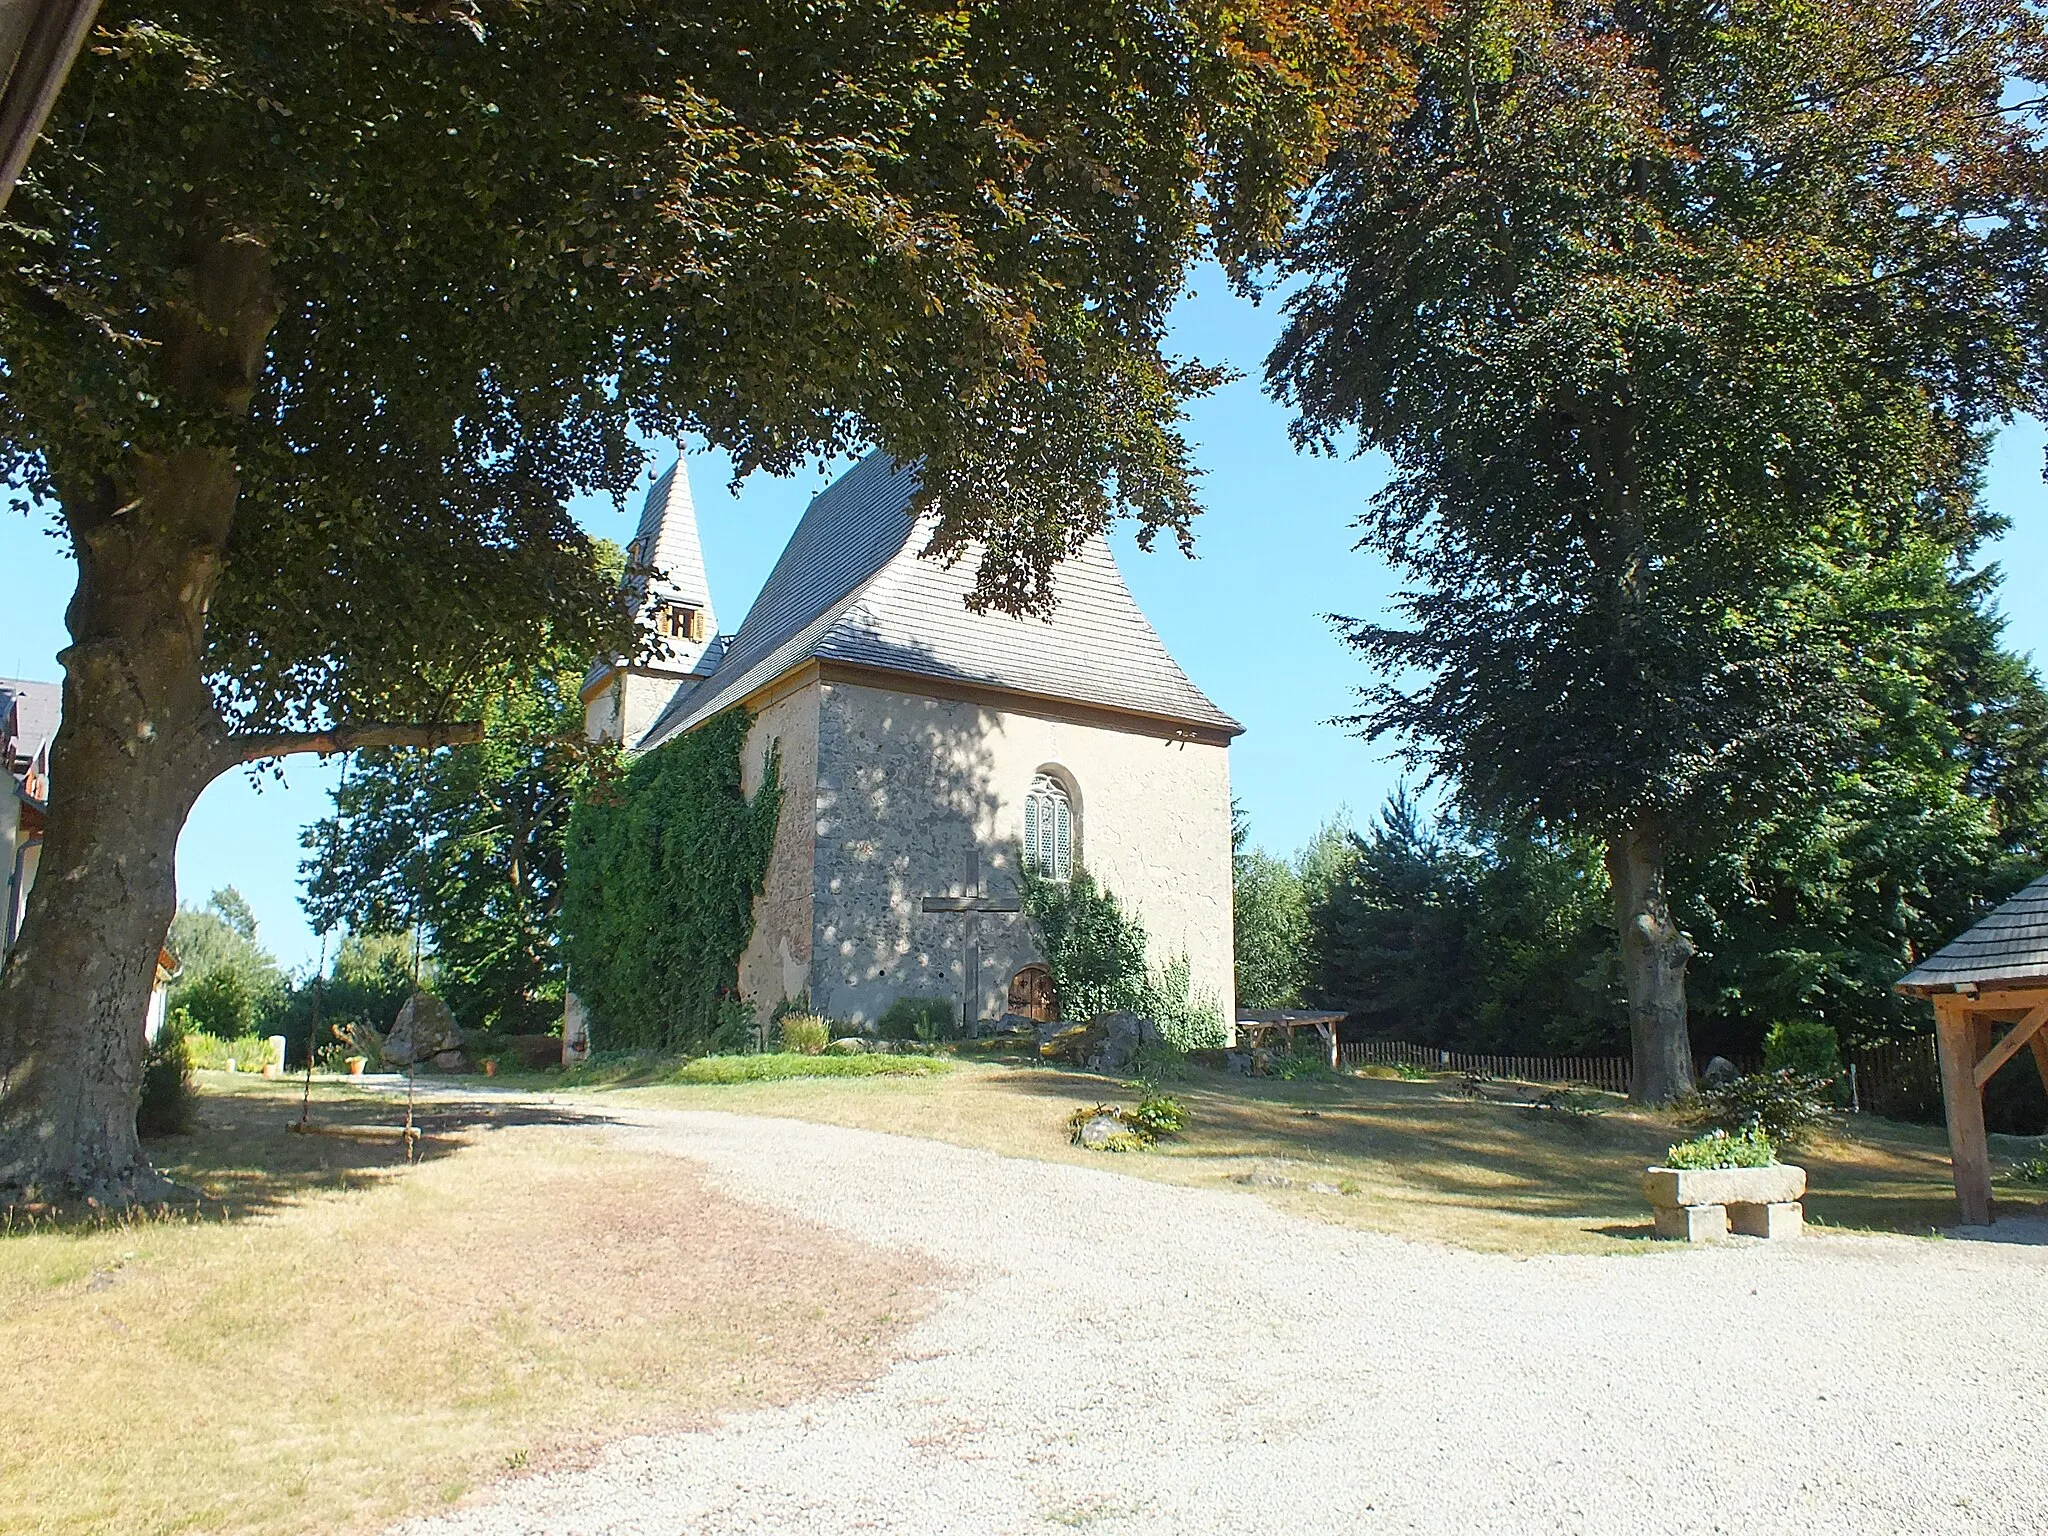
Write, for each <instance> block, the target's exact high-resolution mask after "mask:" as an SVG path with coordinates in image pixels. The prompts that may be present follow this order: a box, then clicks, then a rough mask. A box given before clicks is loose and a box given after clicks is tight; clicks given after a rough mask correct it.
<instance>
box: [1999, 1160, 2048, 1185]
mask: <svg viewBox="0 0 2048 1536" xmlns="http://www.w3.org/2000/svg"><path fill="white" fill-rule="evenodd" d="M2005 1182H2006V1183H2008V1184H2028V1185H2032V1186H2033V1187H2034V1188H2036V1189H2039V1188H2042V1187H2043V1186H2048V1153H2042V1152H2036V1153H2035V1154H2034V1155H2033V1156H2032V1157H2023V1158H2021V1159H2020V1160H2019V1161H2018V1162H2016V1163H2014V1164H2013V1165H2012V1166H2011V1167H2010V1168H2008V1169H2006V1171H2005Z"/></svg>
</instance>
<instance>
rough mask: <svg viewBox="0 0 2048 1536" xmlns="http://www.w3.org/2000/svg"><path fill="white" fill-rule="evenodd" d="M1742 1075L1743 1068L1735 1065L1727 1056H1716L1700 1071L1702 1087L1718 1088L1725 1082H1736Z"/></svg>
mask: <svg viewBox="0 0 2048 1536" xmlns="http://www.w3.org/2000/svg"><path fill="white" fill-rule="evenodd" d="M1740 1076H1742V1068H1740V1067H1738V1066H1737V1065H1735V1063H1734V1062H1732V1061H1730V1060H1729V1059H1728V1058H1727V1057H1726V1056H1716V1057H1715V1058H1714V1059H1713V1060H1712V1061H1710V1062H1708V1063H1707V1065H1706V1068H1705V1070H1703V1071H1702V1072H1701V1073H1700V1086H1701V1087H1702V1088H1718V1087H1720V1086H1721V1085H1722V1084H1723V1083H1732V1082H1734V1081H1735V1079H1736V1078H1738V1077H1740Z"/></svg>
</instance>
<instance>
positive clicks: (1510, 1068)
mask: <svg viewBox="0 0 2048 1536" xmlns="http://www.w3.org/2000/svg"><path fill="white" fill-rule="evenodd" d="M1337 1051H1338V1060H1339V1061H1340V1062H1341V1063H1342V1064H1343V1065H1344V1066H1347V1067H1364V1066H1375V1065H1376V1066H1386V1067H1396V1066H1409V1067H1421V1068H1422V1069H1423V1070H1425V1071H1429V1072H1476V1073H1478V1074H1479V1075H1480V1076H1482V1077H1509V1078H1518V1079H1520V1080H1521V1081H1523V1082H1527V1083H1582V1084H1584V1085H1585V1086H1586V1087H1589V1088H1604V1089H1606V1090H1607V1091H1608V1092H1609V1093H1627V1092H1628V1088H1629V1081H1630V1079H1631V1077H1632V1076H1633V1063H1631V1062H1630V1061H1629V1059H1628V1058H1627V1057H1626V1056H1500V1055H1492V1054H1489V1053H1487V1052H1483V1051H1444V1050H1439V1049H1437V1048H1436V1047H1435V1046H1433V1045H1410V1044H1409V1043H1408V1042H1407V1041H1405V1040H1347V1041H1345V1042H1344V1043H1343V1044H1342V1045H1340V1046H1339V1047H1338V1048H1337ZM1693 1065H1694V1070H1695V1071H1700V1070H1703V1069H1704V1068H1705V1065H1706V1063H1705V1062H1704V1061H1699V1062H1695V1063H1694V1064H1693ZM1735 1065H1736V1066H1737V1067H1738V1068H1740V1069H1741V1070H1742V1071H1744V1072H1760V1071H1762V1070H1763V1061H1762V1059H1761V1058H1758V1057H1747V1056H1745V1057H1738V1058H1736V1059H1735ZM1848 1066H1849V1068H1850V1069H1851V1071H1852V1072H1853V1077H1850V1078H1849V1083H1850V1085H1851V1086H1850V1087H1849V1090H1848V1091H1849V1092H1851V1093H1852V1094H1853V1098H1852V1099H1851V1101H1850V1102H1851V1104H1852V1105H1853V1107H1854V1108H1857V1109H1860V1110H1864V1111H1866V1112H1868V1113H1874V1114H1880V1115H1888V1116H1890V1117H1892V1118H1894V1119H1899V1120H1924V1121H1927V1122H1929V1123H1931V1124H1937V1125H1938V1124H1940V1122H1941V1069H1940V1067H1939V1066H1938V1064H1937V1063H1936V1061H1935V1057H1934V1037H1933V1036H1932V1035H1920V1036H1916V1037H1914V1038H1912V1039H1908V1040H1899V1041H1894V1042H1893V1043H1891V1044H1889V1045H1881V1046H1876V1047H1874V1048H1871V1049H1868V1050H1862V1051H1857V1052H1856V1053H1855V1054H1854V1055H1853V1056H1852V1057H1851V1058H1850V1060H1849V1063H1848ZM1845 1075H1846V1074H1845Z"/></svg>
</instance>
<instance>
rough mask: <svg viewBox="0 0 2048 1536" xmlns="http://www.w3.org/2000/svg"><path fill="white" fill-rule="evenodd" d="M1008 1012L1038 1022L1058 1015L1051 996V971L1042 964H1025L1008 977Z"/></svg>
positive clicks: (1046, 1020) (1049, 1021)
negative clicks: (1021, 968)
mask: <svg viewBox="0 0 2048 1536" xmlns="http://www.w3.org/2000/svg"><path fill="white" fill-rule="evenodd" d="M1010 1012H1012V1013H1015V1014H1021V1015H1022V1016H1023V1017H1025V1018H1027V1019H1030V1020H1032V1021H1033V1022H1035V1023H1039V1024H1050V1023H1051V1022H1052V1021H1053V1020H1054V1019H1056V1018H1058V1017H1059V1004H1058V1002H1057V1001H1056V1000H1055V999H1054V997H1053V992H1052V972H1051V971H1049V970H1047V969H1046V968H1045V967H1044V966H1042V965H1027V966H1025V967H1024V969H1023V970H1021V971H1019V972H1018V973H1017V974H1016V975H1014V976H1012V977H1011V978H1010Z"/></svg>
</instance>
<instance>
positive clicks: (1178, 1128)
mask: <svg viewBox="0 0 2048 1536" xmlns="http://www.w3.org/2000/svg"><path fill="white" fill-rule="evenodd" d="M1124 1118H1125V1119H1126V1120H1127V1121H1129V1122H1130V1123H1131V1124H1132V1125H1134V1126H1136V1127H1137V1128H1138V1129H1139V1130H1141V1131H1143V1132H1144V1133H1145V1134H1146V1135H1148V1136H1178V1135H1179V1134H1180V1133H1181V1132H1182V1131H1184V1130H1186V1129H1187V1124H1188V1112H1187V1110H1186V1109H1185V1108H1184V1107H1183V1106H1182V1104H1181V1102H1180V1100H1179V1099H1176V1098H1174V1097H1173V1096H1172V1095H1171V1094H1165V1093H1154V1094H1148V1095H1146V1096H1145V1097H1144V1098H1142V1099H1140V1100H1138V1107H1137V1108H1136V1109H1134V1110H1132V1111H1131V1112H1130V1113H1129V1114H1128V1115H1126V1116H1124Z"/></svg>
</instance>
